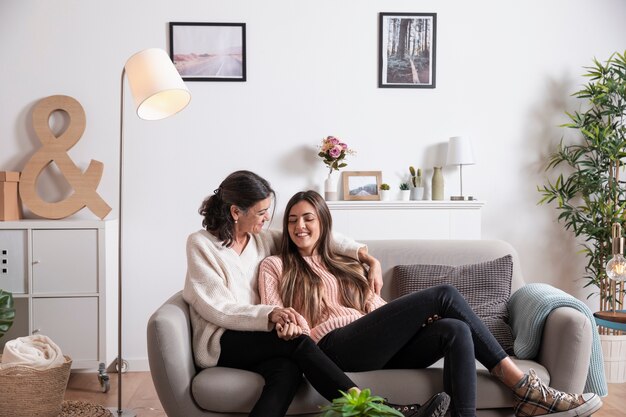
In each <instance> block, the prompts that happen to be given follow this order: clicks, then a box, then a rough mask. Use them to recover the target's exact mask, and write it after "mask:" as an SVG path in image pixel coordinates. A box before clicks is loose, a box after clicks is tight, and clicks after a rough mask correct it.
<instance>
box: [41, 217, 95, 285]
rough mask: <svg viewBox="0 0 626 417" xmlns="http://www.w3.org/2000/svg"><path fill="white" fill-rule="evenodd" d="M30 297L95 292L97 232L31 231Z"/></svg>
mask: <svg viewBox="0 0 626 417" xmlns="http://www.w3.org/2000/svg"><path fill="white" fill-rule="evenodd" d="M32 259H33V261H32V262H33V291H32V293H33V294H52V293H57V294H58V293H76V294H80V293H95V292H97V291H98V231H97V230H96V229H81V230H68V229H57V230H52V229H50V230H33V258H32Z"/></svg>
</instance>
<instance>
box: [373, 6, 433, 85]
mask: <svg viewBox="0 0 626 417" xmlns="http://www.w3.org/2000/svg"><path fill="white" fill-rule="evenodd" d="M379 29H380V34H379V41H380V51H379V53H380V56H379V60H378V62H379V72H378V73H379V79H378V86H379V87H384V88H435V78H436V77H435V75H436V74H435V57H436V55H435V51H436V35H437V13H380V23H379Z"/></svg>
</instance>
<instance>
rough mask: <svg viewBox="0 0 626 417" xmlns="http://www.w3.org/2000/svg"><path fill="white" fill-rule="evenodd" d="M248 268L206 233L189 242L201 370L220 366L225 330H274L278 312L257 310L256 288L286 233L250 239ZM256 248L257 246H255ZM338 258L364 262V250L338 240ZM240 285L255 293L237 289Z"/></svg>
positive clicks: (188, 281) (187, 290) (190, 293)
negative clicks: (263, 264) (360, 252)
mask: <svg viewBox="0 0 626 417" xmlns="http://www.w3.org/2000/svg"><path fill="white" fill-rule="evenodd" d="M250 236H251V239H254V242H252V241H250V242H248V246H247V247H246V249H245V250H246V251H248V250H254V251H255V252H256V253H246V258H247V259H248V263H247V265H244V264H242V263H241V262H240V261H239V260H238V259H237V257H238V256H239V255H237V253H236V252H235V251H233V250H232V249H230V248H227V247H225V246H222V243H221V242H220V241H219V240H218V239H217V238H216V237H215V236H213V235H211V234H210V233H209V232H207V231H206V230H200V231H198V232H195V233H192V234H191V235H189V237H188V238H187V276H186V278H185V286H184V288H183V298H184V299H185V301H186V302H187V303H188V304H189V305H190V306H191V308H190V316H191V327H192V330H193V349H194V358H195V361H196V364H197V365H198V366H200V367H202V368H208V367H211V366H215V365H216V364H217V361H218V359H219V356H220V338H221V336H222V334H223V333H224V330H226V329H230V330H240V331H270V330H272V329H273V324H271V323H270V322H269V319H268V317H269V314H270V313H271V311H272V310H273V309H274V308H275V307H276V306H271V305H263V304H251V303H250V299H255V300H258V295H257V294H256V291H257V290H256V282H257V274H258V267H259V264H260V262H261V261H262V260H263V259H264V258H266V257H267V256H270V255H275V254H276V253H277V248H278V247H279V244H280V239H281V232H280V231H278V230H269V231H267V230H263V231H261V233H259V234H252V235H250ZM251 243H253V244H252V245H251ZM334 244H335V246H336V250H337V252H339V253H341V254H343V255H347V256H350V257H352V258H355V259H358V253H357V252H358V249H359V248H360V247H362V246H363V245H360V244H358V243H357V242H355V241H353V240H351V239H347V238H345V237H343V236H340V235H337V234H335V235H334ZM250 274H251V275H250ZM234 285H247V286H249V287H246V288H245V289H244V288H237V290H236V291H235V290H234ZM246 293H248V294H251V296H250V297H249V299H248V300H238V299H237V294H240V298H241V294H246Z"/></svg>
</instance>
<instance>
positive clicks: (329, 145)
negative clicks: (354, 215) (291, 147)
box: [317, 136, 355, 201]
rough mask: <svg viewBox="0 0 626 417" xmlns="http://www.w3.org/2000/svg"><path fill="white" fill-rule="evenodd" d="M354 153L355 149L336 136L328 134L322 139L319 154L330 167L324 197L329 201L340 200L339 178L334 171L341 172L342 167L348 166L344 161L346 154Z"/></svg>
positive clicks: (325, 182)
mask: <svg viewBox="0 0 626 417" xmlns="http://www.w3.org/2000/svg"><path fill="white" fill-rule="evenodd" d="M354 154H355V151H354V150H352V149H350V148H348V145H347V144H345V143H343V142H341V141H340V140H339V139H338V138H336V137H334V136H327V137H325V138H324V139H322V143H321V144H320V145H319V153H318V154H317V156H319V157H320V158H322V161H323V162H324V164H326V166H327V167H328V177H327V178H326V180H325V181H324V198H325V199H326V200H327V201H334V200H338V192H337V184H338V178H337V176H335V175H333V171H337V172H339V169H340V168H344V167H346V166H347V165H348V164H347V163H346V162H344V160H345V157H346V155H354Z"/></svg>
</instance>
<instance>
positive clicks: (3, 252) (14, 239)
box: [0, 230, 28, 294]
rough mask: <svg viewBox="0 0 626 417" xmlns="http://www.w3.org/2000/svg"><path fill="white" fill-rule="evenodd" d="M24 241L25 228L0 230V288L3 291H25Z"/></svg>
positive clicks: (25, 253)
mask: <svg viewBox="0 0 626 417" xmlns="http://www.w3.org/2000/svg"><path fill="white" fill-rule="evenodd" d="M26 242H27V234H26V230H0V288H2V289H3V290H5V291H9V292H12V293H15V294H25V293H26V292H27V288H26V282H27V281H28V280H27V278H28V277H27V275H26V271H27V267H26V266H27V263H26V259H27V257H28V246H27V244H26Z"/></svg>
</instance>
